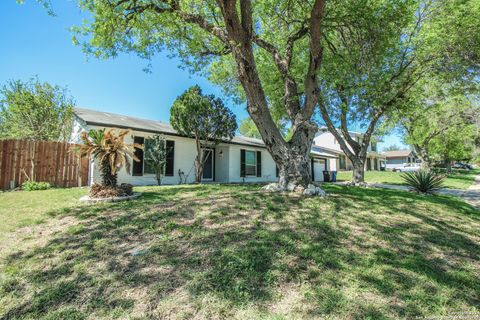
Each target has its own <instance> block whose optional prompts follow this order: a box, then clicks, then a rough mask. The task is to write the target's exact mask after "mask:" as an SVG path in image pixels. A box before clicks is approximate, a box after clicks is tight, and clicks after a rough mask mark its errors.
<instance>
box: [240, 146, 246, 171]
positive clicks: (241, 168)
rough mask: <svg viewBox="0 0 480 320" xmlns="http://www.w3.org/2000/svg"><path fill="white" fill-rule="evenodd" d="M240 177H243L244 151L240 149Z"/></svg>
mask: <svg viewBox="0 0 480 320" xmlns="http://www.w3.org/2000/svg"><path fill="white" fill-rule="evenodd" d="M240 177H245V149H240Z"/></svg>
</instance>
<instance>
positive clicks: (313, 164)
mask: <svg viewBox="0 0 480 320" xmlns="http://www.w3.org/2000/svg"><path fill="white" fill-rule="evenodd" d="M314 166H315V161H314V160H313V158H312V160H311V163H310V168H311V169H312V181H315V167H314Z"/></svg>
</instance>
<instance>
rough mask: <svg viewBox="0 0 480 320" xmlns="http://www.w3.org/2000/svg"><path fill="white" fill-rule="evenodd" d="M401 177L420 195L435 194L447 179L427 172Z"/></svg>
mask: <svg viewBox="0 0 480 320" xmlns="http://www.w3.org/2000/svg"><path fill="white" fill-rule="evenodd" d="M400 177H401V178H402V179H403V180H404V181H405V182H406V183H407V185H408V186H410V187H411V188H412V189H413V190H415V191H417V192H420V193H433V192H434V191H436V190H438V189H440V188H441V187H442V186H443V179H445V176H443V175H439V174H436V173H435V172H432V171H427V170H420V171H416V172H404V173H402V174H401V175H400Z"/></svg>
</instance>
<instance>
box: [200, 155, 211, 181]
mask: <svg viewBox="0 0 480 320" xmlns="http://www.w3.org/2000/svg"><path fill="white" fill-rule="evenodd" d="M213 155H214V149H203V156H204V157H206V158H204V159H205V164H204V165H203V175H202V180H204V181H213V170H214V166H213V161H214V160H213Z"/></svg>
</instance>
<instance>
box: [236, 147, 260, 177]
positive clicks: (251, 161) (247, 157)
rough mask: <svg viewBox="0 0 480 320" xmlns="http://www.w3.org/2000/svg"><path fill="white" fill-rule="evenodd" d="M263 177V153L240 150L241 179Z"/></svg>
mask: <svg viewBox="0 0 480 320" xmlns="http://www.w3.org/2000/svg"><path fill="white" fill-rule="evenodd" d="M255 176H257V177H261V176H262V152H261V151H253V150H245V149H240V177H255Z"/></svg>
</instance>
